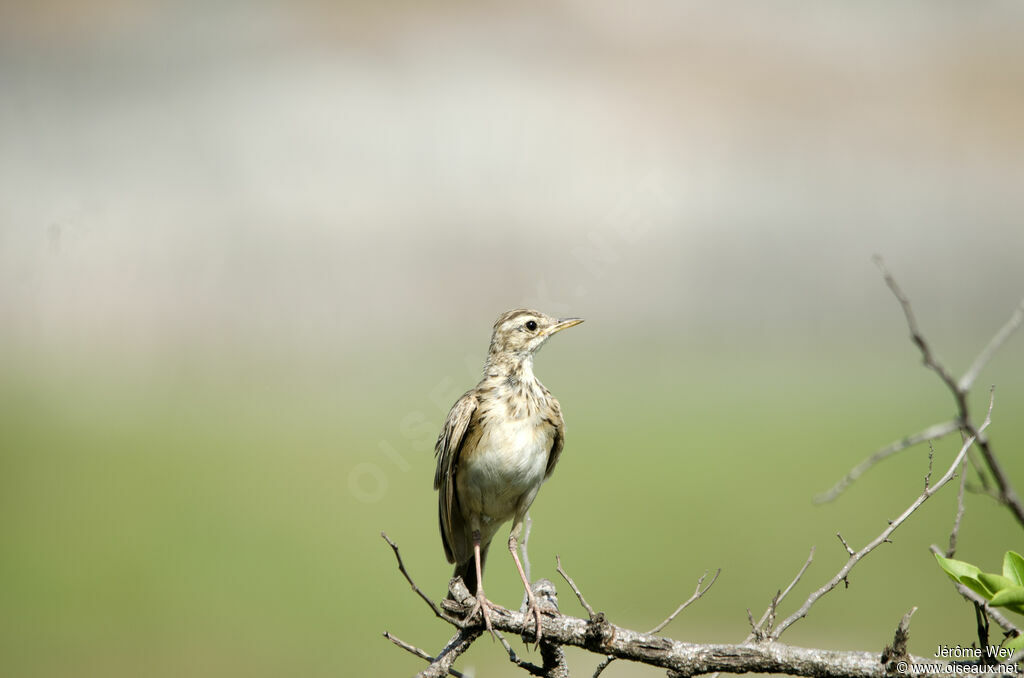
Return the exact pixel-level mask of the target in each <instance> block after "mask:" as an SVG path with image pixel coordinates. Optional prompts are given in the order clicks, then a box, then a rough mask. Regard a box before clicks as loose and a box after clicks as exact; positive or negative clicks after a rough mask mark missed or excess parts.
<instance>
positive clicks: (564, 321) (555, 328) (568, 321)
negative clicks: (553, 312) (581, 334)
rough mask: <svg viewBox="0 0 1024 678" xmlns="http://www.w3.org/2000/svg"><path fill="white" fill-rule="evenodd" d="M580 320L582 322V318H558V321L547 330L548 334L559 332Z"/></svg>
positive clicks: (577, 323)
mask: <svg viewBox="0 0 1024 678" xmlns="http://www.w3.org/2000/svg"><path fill="white" fill-rule="evenodd" d="M581 322H583V318H559V320H558V322H556V323H555V324H554V325H552V326H551V329H549V330H548V336H551V335H552V334H555V333H556V332H561V331H562V330H564V329H567V328H569V327H573V326H575V325H579V324H580V323H581Z"/></svg>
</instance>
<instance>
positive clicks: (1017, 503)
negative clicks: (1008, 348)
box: [875, 256, 1024, 527]
mask: <svg viewBox="0 0 1024 678" xmlns="http://www.w3.org/2000/svg"><path fill="white" fill-rule="evenodd" d="M875 263H876V264H877V265H878V268H879V269H881V271H882V275H883V277H884V278H885V283H886V284H887V285H888V286H889V289H890V290H892V293H893V294H894V295H895V296H896V299H897V300H898V301H899V302H900V306H901V307H902V308H903V315H904V316H906V319H907V326H908V327H909V328H910V338H911V340H912V341H913V342H914V344H915V345H916V346H917V347H918V349H920V351H921V357H922V360H923V362H924V364H925V366H927V367H928V368H929V369H931V370H932V371H933V372H935V374H937V375H939V378H940V379H942V382H943V383H944V384H945V385H946V387H947V388H949V392H950V393H952V394H953V399H954V400H955V401H956V406H957V410H959V415H960V416H959V420H960V421H959V423H960V428H961V429H963V431H964V432H965V433H967V434H968V435H970V436H972V437H974V439H975V440H976V441H977V445H978V450H979V451H980V452H981V456H982V458H984V460H985V464H986V465H987V466H988V469H989V471H991V472H992V477H993V478H995V481H996V485H997V486H998V487H999V501H1000V503H1002V504H1003V505H1004V506H1006V507H1007V508H1009V509H1010V512H1011V513H1013V516H1014V518H1016V519H1017V522H1018V523H1020V524H1021V526H1022V527H1024V503H1021V500H1020V497H1019V496H1017V492H1016V490H1014V489H1013V485H1012V484H1011V483H1010V479H1009V477H1008V476H1007V475H1006V471H1004V470H1003V467H1002V464H1001V463H1000V462H999V459H998V458H997V457H996V455H995V453H994V452H993V451H992V447H991V445H989V442H988V440H987V439H986V438H985V437H984V436H982V435H981V430H980V429H978V428H975V426H974V424H973V423H972V422H971V413H970V406H969V405H968V404H967V394H968V390H967V389H966V388H963V387H962V386H961V384H966V385H967V386H970V385H971V384H972V383H973V382H974V380H975V379H976V378H977V375H978V372H980V371H981V368H983V367H984V366H985V363H987V362H988V361H989V359H991V357H992V354H993V353H995V351H996V349H998V348H999V346H1000V345H1001V344H1002V343H1003V342H1005V341H1006V339H1007V337H1009V336H1010V334H1012V333H1013V331H1014V329H1016V326H1017V325H1018V324H1020V320H1018V319H1017V314H1018V312H1020V307H1018V308H1017V309H1016V310H1015V311H1014V314H1013V316H1011V317H1010V320H1009V321H1008V322H1007V324H1006V325H1004V326H1003V328H1002V329H1000V330H999V332H997V333H996V336H995V337H993V339H992V341H990V342H989V344H988V346H986V347H985V348H984V349H983V350H982V352H981V354H979V355H978V357H977V358H976V359H975V361H974V364H973V365H972V366H971V368H970V369H969V370H968V371H967V374H965V375H964V378H963V379H962V380H961V381H960V382H957V381H956V380H955V379H954V378H953V376H952V375H951V374H950V373H949V370H947V369H946V368H945V367H944V366H943V365H942V363H940V362H939V361H938V359H936V357H935V355H934V354H933V353H932V350H931V347H930V346H929V345H928V343H927V342H926V341H925V339H924V336H923V335H922V334H921V331H920V330H919V329H918V327H917V320H916V319H915V318H914V312H913V310H912V309H911V308H910V300H909V299H907V296H906V295H905V294H904V293H903V290H901V289H900V287H899V285H897V284H896V280H895V279H894V278H893V277H892V274H890V273H889V271H888V269H886V268H885V263H884V262H883V261H882V258H881V257H878V256H876V257H875Z"/></svg>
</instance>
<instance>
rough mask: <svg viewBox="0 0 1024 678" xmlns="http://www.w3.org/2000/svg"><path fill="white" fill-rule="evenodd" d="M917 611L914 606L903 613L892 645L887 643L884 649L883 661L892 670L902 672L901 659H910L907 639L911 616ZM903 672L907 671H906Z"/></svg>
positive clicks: (908, 637) (903, 660) (908, 638)
mask: <svg viewBox="0 0 1024 678" xmlns="http://www.w3.org/2000/svg"><path fill="white" fill-rule="evenodd" d="M915 612H917V607H912V608H910V610H908V611H907V613H906V614H905V615H903V619H901V620H900V623H899V626H897V627H896V633H895V634H893V638H892V645H886V647H885V649H884V650H882V663H883V664H885V668H886V669H887V670H888V671H890V672H896V673H901V671H900V670H899V668H898V666H897V665H898V664H899V662H901V661H902V662H906V661H908V660H909V659H910V653H909V652H907V641H908V640H910V618H911V617H913V616H914V613H915ZM902 673H906V671H903V672H902Z"/></svg>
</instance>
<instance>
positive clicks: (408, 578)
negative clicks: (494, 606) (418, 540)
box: [380, 532, 463, 628]
mask: <svg viewBox="0 0 1024 678" xmlns="http://www.w3.org/2000/svg"><path fill="white" fill-rule="evenodd" d="M380 536H381V537H383V538H384V541H386V542H387V543H388V546H390V547H391V550H392V551H394V552H395V559H396V560H398V570H399V572H401V573H402V576H403V577H405V580H406V581H407V582H409V586H411V587H412V590H413V591H415V592H416V595H418V596H419V597H420V598H422V599H423V602H425V603H426V604H427V605H428V606H429V607H430V609H431V610H433V612H434V614H435V615H437V617H439V618H440V619H443V620H445V621H446V622H448V623H449V624H454V625H455V626H457V627H459V628H462V627H463V623H462V622H461V621H459V620H458V619H456V618H455V617H452V616H451V615H448V614H446V613H445V612H443V611H442V610H441V608H439V607H438V606H437V603H435V602H434V601H433V600H431V599H430V596H428V595H427V594H425V593H423V591H421V590H420V587H419V586H417V585H416V582H414V581H413V580H412V577H411V576H409V571H408V570H406V569H405V563H403V562H402V554H401V553H399V551H398V544H396V543H395V542H393V541H391V538H390V537H388V535H387V534H386V533H384V532H381V533H380Z"/></svg>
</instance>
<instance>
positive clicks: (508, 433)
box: [457, 417, 553, 531]
mask: <svg viewBox="0 0 1024 678" xmlns="http://www.w3.org/2000/svg"><path fill="white" fill-rule="evenodd" d="M552 440H553V431H552V429H551V426H549V425H545V424H544V423H543V420H542V419H540V417H524V418H522V419H514V420H508V419H502V418H497V419H496V420H491V421H489V422H488V425H487V426H485V427H484V432H483V435H482V437H481V438H480V442H479V443H478V446H477V451H476V454H473V455H471V456H470V457H469V459H467V460H465V462H464V463H462V464H460V468H459V478H458V479H457V482H458V484H459V498H460V500H461V501H462V502H463V506H462V510H463V513H464V514H465V515H466V517H467V518H469V517H470V516H471V515H472V514H476V515H477V516H479V519H480V521H481V528H483V529H485V530H486V527H488V526H490V527H491V530H487V531H493V530H496V529H497V528H498V525H500V524H501V523H503V522H505V521H507V520H510V519H511V518H512V517H513V516H514V515H515V514H516V512H517V511H519V512H522V513H525V512H526V509H528V508H529V507H530V504H532V503H533V499H534V497H535V496H536V494H537V490H539V489H540V485H541V483H542V482H543V481H544V472H545V470H546V469H547V463H548V454H549V453H550V451H551V444H552Z"/></svg>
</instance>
